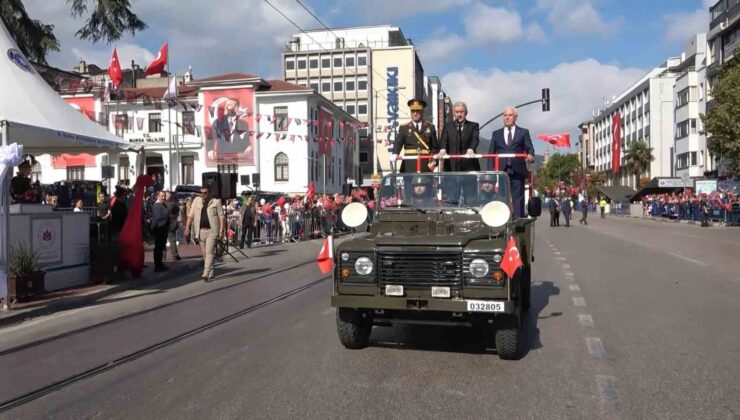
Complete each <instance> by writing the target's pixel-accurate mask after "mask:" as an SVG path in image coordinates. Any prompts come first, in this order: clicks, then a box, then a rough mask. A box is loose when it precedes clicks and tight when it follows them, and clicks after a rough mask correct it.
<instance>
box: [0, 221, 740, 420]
mask: <svg viewBox="0 0 740 420" xmlns="http://www.w3.org/2000/svg"><path fill="white" fill-rule="evenodd" d="M297 246H300V245H297ZM535 255H536V262H535V266H534V272H533V276H534V277H533V281H534V282H535V283H534V287H533V290H532V293H533V306H532V309H531V312H530V315H529V316H528V318H527V320H526V324H527V326H526V342H527V348H528V350H527V351H526V353H525V354H524V356H523V357H522V359H521V360H518V361H502V360H499V359H498V357H497V356H496V354H495V351H494V350H492V349H490V348H488V345H489V344H490V343H489V342H488V341H487V340H486V339H485V338H481V337H479V336H478V335H477V332H476V331H474V330H466V329H454V328H435V327H417V326H404V327H394V328H375V329H374V330H373V334H372V336H371V345H370V347H369V348H367V349H363V350H353V351H350V350H345V349H344V348H343V347H342V346H341V345H340V344H339V342H338V340H337V337H336V331H335V319H334V311H333V309H332V308H331V307H330V306H329V295H330V290H331V285H330V282H329V281H328V280H325V281H323V282H321V283H318V284H317V285H315V286H313V287H310V288H308V289H306V290H304V291H302V292H300V293H297V294H295V295H292V296H290V297H287V298H285V299H283V300H279V301H276V302H274V303H272V304H270V305H267V306H264V307H261V308H258V309H255V310H254V311H252V312H249V313H247V314H245V315H244V316H240V317H238V318H235V319H233V320H231V321H229V322H225V323H223V324H221V325H218V326H216V327H214V328H212V329H208V330H206V331H204V332H202V333H199V334H195V335H192V336H190V337H187V338H184V339H182V340H180V341H178V342H176V343H174V344H172V345H170V346H167V347H164V348H161V349H158V350H155V351H152V352H150V353H147V354H145V355H143V356H142V357H139V358H137V359H135V360H133V361H130V362H128V363H124V364H121V365H120V366H116V367H115V368H113V369H110V370H107V371H105V372H103V373H101V374H98V375H95V376H92V377H90V378H87V379H85V380H82V381H79V382H76V383H74V384H71V385H69V386H67V387H64V388H63V389H61V390H58V391H55V392H52V393H50V394H48V395H46V396H43V397H41V398H39V399H36V400H34V401H31V402H29V403H27V404H25V405H22V406H20V407H17V408H15V409H12V410H10V411H7V412H5V413H2V414H0V417H2V418H13V419H25V418H41V417H45V418H46V417H48V418H65V419H66V418H75V419H78V418H106V419H107V418H296V417H300V418H473V417H475V418H569V419H570V418H588V419H593V418H672V419H674V418H687V419H695V418H707V419H709V418H712V419H714V418H727V419H737V418H740V334H739V333H738V331H740V329H738V326H737V324H738V320H740V267H739V266H738V264H740V263H739V262H738V258H737V256H738V255H740V229H731V228H726V229H720V228H709V229H702V228H699V227H696V226H687V225H679V224H664V223H655V222H643V221H638V220H629V219H607V220H598V219H593V220H592V221H591V224H590V225H589V226H587V227H584V226H579V225H577V224H576V225H575V226H573V227H570V228H565V227H560V228H550V227H548V226H547V221H546V220H543V221H541V222H539V223H538V226H537V242H536V249H535ZM322 277H323V276H322V275H321V273H319V272H318V270H317V269H316V267H315V266H314V265H313V264H311V265H307V266H303V267H299V268H296V269H293V270H289V271H286V272H283V273H280V274H277V275H273V276H267V277H264V278H262V279H259V280H257V281H254V282H249V283H245V284H243V285H238V286H235V287H233V288H230V289H227V290H224V291H222V292H216V293H212V294H208V295H204V296H201V297H199V298H196V299H194V300H191V301H188V302H187V304H182V305H173V306H169V307H166V308H163V309H162V310H158V311H154V312H150V313H147V314H143V315H141V316H134V317H131V318H128V319H126V320H123V321H121V322H118V323H116V324H113V325H110V326H108V327H107V328H105V329H104V330H100V329H93V330H90V331H87V332H85V333H82V334H77V335H73V336H70V337H67V338H64V339H62V340H57V341H53V342H49V343H46V344H42V345H40V346H37V347H34V348H31V349H27V350H23V351H20V352H18V353H13V354H7V355H3V356H1V357H0V372H2V373H1V374H0V375H1V376H0V378H1V379H0V395H2V398H0V400H7V399H9V398H12V397H13V396H17V395H21V394H22V393H24V392H27V391H28V390H32V389H36V388H38V387H41V386H44V385H48V384H49V383H51V382H53V381H55V380H59V379H62V378H65V377H68V376H69V375H72V374H76V373H80V372H82V371H84V369H90V368H92V367H95V366H100V365H101V364H105V363H106V361H112V360H115V359H116V358H118V357H120V356H121V355H125V354H129V353H131V352H132V351H136V350H139V349H142V348H144V347H146V346H149V345H152V344H154V343H157V342H158V341H161V340H163V339H166V338H169V337H173V336H176V335H177V334H179V333H182V332H184V331H188V330H190V329H192V328H195V327H197V326H199V325H202V324H204V323H207V322H209V321H212V320H215V319H218V318H221V317H223V316H225V315H228V314H230V313H234V312H236V311H239V310H241V309H244V308H247V307H249V306H250V305H254V304H256V303H259V302H262V301H264V300H266V299H269V298H270V297H274V296H278V295H280V294H281V293H283V292H285V291H288V290H291V289H294V288H296V287H298V286H300V285H306V284H310V283H312V282H315V281H317V280H320V279H321V278H322Z"/></svg>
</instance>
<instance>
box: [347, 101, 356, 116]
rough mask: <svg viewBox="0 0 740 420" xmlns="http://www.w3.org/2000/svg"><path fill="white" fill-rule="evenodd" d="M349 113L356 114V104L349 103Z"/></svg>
mask: <svg viewBox="0 0 740 420" xmlns="http://www.w3.org/2000/svg"><path fill="white" fill-rule="evenodd" d="M347 113H348V114H349V115H355V104H347Z"/></svg>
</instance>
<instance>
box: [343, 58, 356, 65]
mask: <svg viewBox="0 0 740 420" xmlns="http://www.w3.org/2000/svg"><path fill="white" fill-rule="evenodd" d="M344 64H345V65H346V66H347V67H354V66H355V58H354V57H347V58H345V59H344Z"/></svg>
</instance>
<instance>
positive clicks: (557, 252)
mask: <svg viewBox="0 0 740 420" xmlns="http://www.w3.org/2000/svg"><path fill="white" fill-rule="evenodd" d="M553 254H555V255H561V254H562V253H561V252H560V251H554V252H553Z"/></svg>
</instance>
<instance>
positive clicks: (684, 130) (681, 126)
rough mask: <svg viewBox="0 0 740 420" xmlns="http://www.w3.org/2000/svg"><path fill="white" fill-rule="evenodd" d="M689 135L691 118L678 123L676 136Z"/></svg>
mask: <svg viewBox="0 0 740 420" xmlns="http://www.w3.org/2000/svg"><path fill="white" fill-rule="evenodd" d="M688 135H689V120H686V121H681V122H680V123H678V124H676V138H677V139H682V138H684V137H686V136H688Z"/></svg>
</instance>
